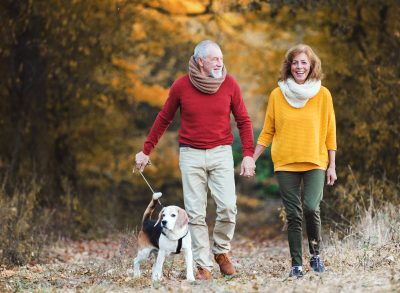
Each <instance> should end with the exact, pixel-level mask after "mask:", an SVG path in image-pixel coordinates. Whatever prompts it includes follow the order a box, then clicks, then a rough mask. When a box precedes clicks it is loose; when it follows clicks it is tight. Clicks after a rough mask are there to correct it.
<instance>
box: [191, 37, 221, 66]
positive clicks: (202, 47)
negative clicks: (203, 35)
mask: <svg viewBox="0 0 400 293" xmlns="http://www.w3.org/2000/svg"><path fill="white" fill-rule="evenodd" d="M210 46H216V47H218V48H219V49H221V48H220V47H219V46H218V44H217V43H216V42H213V41H211V40H204V41H201V42H200V43H198V44H197V45H196V47H195V48H194V54H193V56H194V60H195V61H196V62H197V61H198V60H199V58H205V57H207V56H208V48H209V47H210Z"/></svg>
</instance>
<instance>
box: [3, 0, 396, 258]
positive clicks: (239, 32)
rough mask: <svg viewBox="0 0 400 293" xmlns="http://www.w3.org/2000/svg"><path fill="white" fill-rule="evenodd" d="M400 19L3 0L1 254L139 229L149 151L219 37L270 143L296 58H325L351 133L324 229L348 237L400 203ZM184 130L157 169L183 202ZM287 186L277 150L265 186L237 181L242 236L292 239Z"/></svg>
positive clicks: (161, 184)
mask: <svg viewBox="0 0 400 293" xmlns="http://www.w3.org/2000/svg"><path fill="white" fill-rule="evenodd" d="M399 15H400V5H399V2H398V1H397V0H354V1H346V0H338V1H328V0H327V1H310V0H308V1H307V0H292V1H290V0H276V1H274V0H269V1H267V0H266V1H261V0H259V1H250V0H242V1H240V0H237V1H234V0H231V1H228V0H226V1H212V0H199V1H196V0H175V1H173V0H170V1H164V0H158V1H157V0H154V1H152V0H149V1H141V0H135V1H134V0H131V1H129V0H68V1H67V0H51V1H49V0H2V1H1V2H0V35H1V39H0V184H1V185H0V252H1V253H0V258H3V259H4V258H6V259H7V260H8V261H11V262H14V263H24V262H25V261H27V260H29V259H32V258H34V257H35V254H32V253H31V251H39V250H40V247H42V245H43V243H44V242H47V241H49V240H51V239H53V238H54V236H55V237H60V236H63V237H64V236H68V237H74V238H81V237H87V238H95V237H99V236H104V235H105V234H107V233H111V232H116V231H132V230H135V229H137V228H138V225H139V220H140V218H141V216H142V213H143V210H144V208H145V205H147V203H148V202H149V200H150V197H151V192H150V190H149V189H148V187H147V186H146V184H145V182H144V181H143V179H142V178H141V177H140V175H139V174H138V173H135V174H132V167H133V161H134V154H135V153H137V152H138V151H140V150H141V148H142V145H143V142H144V139H145V137H146V135H147V133H148V131H149V130H150V127H151V125H152V123H153V121H154V119H155V117H156V115H157V113H158V111H159V110H160V107H161V106H162V105H163V103H164V101H165V100H166V97H167V95H168V89H169V87H170V86H171V84H172V82H173V81H174V80H175V79H176V78H178V77H180V76H181V75H183V74H185V73H186V72H187V67H188V60H189V58H190V56H191V55H192V54H193V49H194V47H195V45H196V44H197V43H198V42H199V41H201V40H204V39H212V40H214V41H216V42H217V43H219V44H220V46H221V48H222V51H223V53H224V62H225V65H226V67H227V69H228V72H229V73H230V74H232V75H233V76H234V77H235V79H236V80H237V81H238V82H239V84H240V86H241V89H242V94H243V97H244V99H245V103H246V105H247V108H248V110H249V113H250V116H251V119H252V122H253V127H254V131H255V134H254V135H255V139H257V137H258V133H259V131H260V128H261V127H262V124H263V120H264V114H265V107H266V103H267V101H268V95H269V93H270V92H271V90H272V89H274V88H275V87H276V86H277V80H278V76H279V69H280V66H281V63H282V60H283V58H284V53H285V52H286V50H287V49H288V48H290V47H291V46H293V45H295V44H298V43H306V44H309V45H310V46H311V47H312V48H313V49H314V50H315V52H316V53H317V54H318V56H319V57H320V58H321V60H322V68H323V71H324V73H325V79H324V80H323V85H325V86H326V87H328V89H329V90H330V91H331V93H332V96H333V100H334V106H335V112H336V120H337V137H338V152H337V173H338V181H337V184H336V185H335V187H333V188H329V189H328V188H327V190H326V192H325V195H324V200H323V203H322V213H323V224H324V225H326V226H328V227H329V228H330V229H335V230H336V231H339V232H340V231H343V233H346V231H347V229H348V227H349V225H350V224H351V223H352V222H353V221H354V220H355V219H357V217H358V215H359V211H360V209H361V208H362V209H368V207H370V206H372V205H375V206H378V205H380V204H382V203H384V202H392V203H394V204H397V203H399V202H400V199H399V190H400V181H399V179H400V178H399V171H400V163H399V161H400V152H399V150H400V139H399V134H400V123H399V122H400V111H399V108H400V97H399V93H400V79H399V77H400V58H399V57H398V55H399V48H400V21H399V17H398V16H399ZM232 126H233V128H235V123H234V120H232ZM178 128H179V113H177V115H176V117H175V121H174V122H173V124H172V125H171V126H170V127H169V129H168V131H167V133H166V134H165V135H164V136H163V138H162V139H161V141H160V143H159V144H158V146H157V148H156V149H155V150H154V151H153V153H152V155H151V160H152V163H153V165H152V166H151V167H148V168H146V170H145V175H146V177H147V178H148V180H149V182H150V183H151V184H152V186H153V188H154V189H156V190H157V191H161V192H163V194H164V198H163V203H164V204H178V205H182V204H183V202H182V188H181V181H180V171H179V166H178V146H177V130H178ZM234 134H235V142H234V145H233V147H234V157H235V163H236V165H238V164H240V161H241V159H242V154H241V144H240V140H239V139H238V134H237V131H236V130H235V131H234ZM278 188H279V187H278V186H277V183H276V180H275V178H274V176H273V166H272V162H271V160H270V154H269V152H266V153H265V154H264V155H263V157H262V158H261V159H260V160H259V161H258V162H257V176H256V178H254V179H250V180H249V179H246V178H239V176H237V192H238V204H239V218H238V233H242V234H246V235H249V236H252V235H264V237H275V236H276V235H278V234H279V235H280V234H281V228H282V223H281V222H279V218H284V211H283V210H282V209H280V206H281V204H280V199H279V191H278ZM211 202H212V201H210V203H211ZM214 208H215V207H213V205H212V204H211V205H210V207H209V209H210V217H209V219H208V220H209V223H210V224H212V221H213V217H212V215H213V210H214ZM256 223H257V224H258V226H254V225H255V224H256ZM252 233H253V234H252Z"/></svg>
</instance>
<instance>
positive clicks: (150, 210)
mask: <svg viewBox="0 0 400 293" xmlns="http://www.w3.org/2000/svg"><path fill="white" fill-rule="evenodd" d="M161 195H162V193H161V192H156V193H154V194H153V198H152V199H151V201H150V203H149V205H148V206H147V208H146V210H145V211H144V214H143V219H142V226H143V223H144V221H145V220H148V219H150V218H151V215H152V214H153V212H154V210H155V209H156V207H157V204H158V199H159V198H160V197H161Z"/></svg>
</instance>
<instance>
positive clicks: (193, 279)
mask: <svg viewBox="0 0 400 293" xmlns="http://www.w3.org/2000/svg"><path fill="white" fill-rule="evenodd" d="M186 281H188V282H194V281H196V280H195V278H194V277H190V278H186Z"/></svg>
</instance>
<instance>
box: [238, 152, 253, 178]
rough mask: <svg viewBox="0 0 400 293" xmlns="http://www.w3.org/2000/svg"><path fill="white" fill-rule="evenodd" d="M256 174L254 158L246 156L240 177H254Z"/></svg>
mask: <svg viewBox="0 0 400 293" xmlns="http://www.w3.org/2000/svg"><path fill="white" fill-rule="evenodd" d="M254 174H256V163H255V162H254V159H253V158H252V157H249V156H246V157H244V158H243V161H242V165H241V166H240V175H243V176H247V177H250V176H254Z"/></svg>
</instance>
